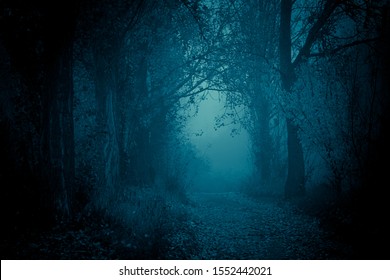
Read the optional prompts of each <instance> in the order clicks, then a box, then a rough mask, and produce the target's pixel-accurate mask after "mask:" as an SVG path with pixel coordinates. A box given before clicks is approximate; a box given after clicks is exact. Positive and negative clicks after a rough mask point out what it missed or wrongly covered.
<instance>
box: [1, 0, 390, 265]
mask: <svg viewBox="0 0 390 280" xmlns="http://www.w3.org/2000/svg"><path fill="white" fill-rule="evenodd" d="M0 7H1V8H0V60H1V61H0V62H1V63H0V91H1V93H0V153H1V157H0V182H1V186H2V191H1V202H2V203H1V204H2V207H3V209H2V211H1V212H2V217H3V221H4V222H3V223H4V228H5V229H4V231H3V233H2V234H3V238H2V245H1V246H2V248H3V249H4V250H3V249H2V251H3V252H4V253H3V252H2V258H35V257H36V258H92V257H96V258H174V257H176V258H192V257H194V255H196V254H195V253H193V252H194V251H196V248H195V247H196V246H201V245H199V244H198V245H193V246H192V247H191V246H190V248H189V249H188V250H184V251H183V249H182V251H181V253H180V254H179V253H178V254H176V255H175V254H173V253H169V254H167V252H168V251H169V248H173V247H172V246H173V245H172V244H174V243H175V242H176V244H178V242H179V241H178V240H176V241H173V239H172V238H173V237H172V232H175V231H176V230H177V228H178V227H182V226H183V223H184V221H186V220H191V219H190V218H189V216H188V215H189V214H188V212H187V211H188V208H189V207H193V203H195V204H196V201H195V202H194V201H193V199H191V197H192V194H193V193H199V192H206V193H224V192H234V193H241V194H245V195H247V196H249V197H251V198H253V199H257V200H258V203H261V201H262V199H272V200H274V201H277V202H278V203H281V204H286V205H287V204H288V205H290V204H291V203H292V204H294V207H297V208H298V209H300V211H303V212H304V213H306V214H307V215H309V216H312V217H315V218H316V219H317V218H318V219H319V220H320V221H321V222H322V223H323V226H324V227H325V228H328V229H329V231H331V232H333V233H334V235H335V236H339V237H336V239H337V238H340V240H341V241H340V242H346V240H348V242H349V243H348V244H349V245H350V246H352V248H355V247H356V246H358V245H357V244H360V242H363V240H366V239H362V238H363V236H365V237H364V238H367V240H370V241H369V242H368V241H367V243H366V245H364V248H363V249H364V250H363V251H359V250H357V251H359V252H360V253H356V252H357V251H353V252H354V253H356V254H350V255H347V256H348V257H358V258H375V257H378V256H379V257H382V255H381V254H379V255H375V253H374V252H373V249H372V248H371V247H375V246H382V245H384V244H386V245H387V243H384V242H385V240H386V239H387V238H385V236H386V234H388V233H389V232H388V229H385V227H384V220H385V219H387V212H388V211H387V210H386V207H385V205H386V198H387V196H386V194H387V192H388V190H387V188H388V186H387V184H386V183H384V182H387V181H388V178H387V174H386V173H387V169H388V163H387V162H388V158H389V157H388V156H389V143H390V142H389V138H388V133H386V129H388V125H389V108H388V105H389V78H388V73H389V71H388V70H389V69H388V67H389V52H388V50H389V38H390V34H389V30H390V26H389V24H390V22H389V18H390V10H389V3H388V1H385V0H383V1H382V0H379V1H370V0H366V1H364V0H354V1H349V0H345V1H336V0H321V1H309V0H297V1H292V0H267V1H265V0H259V1H258V0H256V1H254V0H247V1H243V0H236V1H232V0H218V1H206V0H204V1H202V0H168V1H160V0H148V1H139V0H134V1H130V0H115V1H112V0H110V1H108V0H98V1H92V0H82V1H62V0H61V1H56V3H55V4H47V3H44V2H42V1H39V0H34V1H7V0H5V1H2V2H1V4H0ZM275 203H276V202H275ZM210 211H212V210H210ZM76 229H77V230H79V229H80V231H77V230H76ZM187 230H188V232H187V233H188V235H189V236H190V235H191V233H190V232H191V230H190V229H189V228H187ZM42 232H46V233H47V235H46V236H47V237H46V239H45V237H43V240H42V239H39V238H42V236H45V235H41V233H42ZM355 234H356V236H353V235H355ZM107 236H110V237H107ZM56 237H58V238H57V239H58V240H57V241H58V242H56V241H55V239H56ZM67 238H68V239H72V238H73V239H72V240H74V241H72V242H73V243H75V244H74V246H76V247H77V248H84V249H80V251H79V253H77V252H75V251H72V249H71V246H68V245H66V243H67V242H68V241H65V240H68V239H67ZM94 238H95V239H96V238H97V239H99V240H100V241H98V243H96V241H95V239H94ZM188 238H190V237H188ZM129 240H130V241H129ZM34 242H35V243H34ZM45 242H46V243H47V244H54V245H53V246H54V247H55V246H57V247H56V248H57V249H58V250H54V249H52V250H50V249H49V248H47V247H45V246H44V245H42V243H45ZM51 242H52V243H51ZM105 242H106V243H107V244H111V245H110V246H109V245H107V246H106V245H102V244H105ZM180 242H184V241H183V240H181V241H180ZM73 243H72V244H73ZM84 243H85V244H88V246H87V245H86V246H87V247H86V248H87V249H85V247H83V245H82V244H84ZM31 244H35V245H34V246H36V247H37V248H38V249H37V248H35V249H34V248H32V247H31V246H32V245H31ZM112 244H114V245H112ZM129 244H131V246H130V245H129ZM369 244H371V245H369ZM40 246H43V247H44V248H46V249H39V248H41V247H40ZM126 246H127V247H126ZM183 246H184V245H183ZM13 248H17V250H16V251H15V250H14V249H13ZM22 248H24V249H22ZM126 248H127V249H126ZM370 248H371V249H370ZM45 250H46V251H45ZM61 250H62V251H63V252H64V253H63V254H62V255H61V254H60V253H58V251H61ZM94 250H95V251H94ZM33 252H38V253H37V254H36V255H34V254H35V253H33ZM93 252H94V253H93ZM366 252H369V253H366ZM387 255H388V254H387ZM197 256H198V257H199V255H197ZM270 256H271V257H272V256H275V257H276V258H278V257H279V255H278V254H275V255H270ZM291 256H292V258H293V257H294V255H291ZM338 256H339V255H337V254H335V255H333V256H331V257H336V258H337V257H338ZM201 257H202V256H200V258H201ZM297 257H299V256H297ZM206 258H207V256H206ZM232 258H234V256H232Z"/></svg>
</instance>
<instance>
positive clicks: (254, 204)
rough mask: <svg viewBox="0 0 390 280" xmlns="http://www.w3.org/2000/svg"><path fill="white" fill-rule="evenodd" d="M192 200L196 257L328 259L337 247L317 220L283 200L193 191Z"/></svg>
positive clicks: (189, 222)
mask: <svg viewBox="0 0 390 280" xmlns="http://www.w3.org/2000/svg"><path fill="white" fill-rule="evenodd" d="M190 199H191V201H192V202H193V203H192V206H191V207H190V210H189V212H190V219H189V220H188V222H187V223H188V226H189V228H191V231H192V232H193V235H194V236H193V239H194V240H195V243H196V247H197V252H196V253H195V254H193V255H192V258H194V259H327V258H328V257H329V256H328V255H327V254H328V253H327V252H329V250H331V248H333V247H334V246H335V244H332V242H331V241H329V240H328V238H327V236H326V233H325V232H324V231H323V230H322V229H321V228H320V226H319V221H318V220H316V219H314V218H313V217H309V216H307V215H304V214H302V213H299V211H297V210H296V209H295V208H294V207H293V206H292V205H290V204H288V203H285V202H281V201H279V202H277V201H275V200H271V199H264V200H260V201H259V200H253V199H250V198H249V197H247V196H244V195H243V194H240V193H235V192H227V193H193V194H190ZM194 240H193V242H194ZM187 244H188V243H187Z"/></svg>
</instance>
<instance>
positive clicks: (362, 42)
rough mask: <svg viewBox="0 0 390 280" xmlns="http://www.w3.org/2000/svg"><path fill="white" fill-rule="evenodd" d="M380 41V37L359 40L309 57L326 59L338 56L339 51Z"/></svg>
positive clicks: (311, 54)
mask: <svg viewBox="0 0 390 280" xmlns="http://www.w3.org/2000/svg"><path fill="white" fill-rule="evenodd" d="M378 39H379V37H377V38H371V39H365V40H357V41H354V42H351V43H348V44H345V45H341V46H338V47H337V48H334V49H331V50H326V51H324V52H318V53H310V54H309V55H308V56H307V57H325V56H328V55H333V54H336V53H338V52H339V51H341V50H343V49H347V48H350V47H354V46H357V45H361V44H367V43H371V42H375V41H377V40H378Z"/></svg>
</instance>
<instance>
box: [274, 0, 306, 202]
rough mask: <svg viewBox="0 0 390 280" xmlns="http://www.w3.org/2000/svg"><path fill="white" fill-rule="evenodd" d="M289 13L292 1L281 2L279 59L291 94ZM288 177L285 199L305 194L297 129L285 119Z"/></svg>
mask: <svg viewBox="0 0 390 280" xmlns="http://www.w3.org/2000/svg"><path fill="white" fill-rule="evenodd" d="M291 12H292V0H282V1H281V18H280V38H279V57H280V73H281V79H282V85H283V89H284V90H285V92H286V94H291V90H292V87H293V84H294V82H295V80H296V77H295V72H294V67H293V64H292V58H291ZM286 123H287V139H288V140H287V151H288V155H287V157H288V166H287V169H288V175H287V180H286V184H285V195H286V197H293V196H300V195H303V194H304V193H305V185H304V182H305V181H304V178H305V166H304V160H303V149H302V144H301V142H300V140H299V137H298V127H297V126H296V125H295V124H294V122H293V120H292V119H289V118H287V120H286Z"/></svg>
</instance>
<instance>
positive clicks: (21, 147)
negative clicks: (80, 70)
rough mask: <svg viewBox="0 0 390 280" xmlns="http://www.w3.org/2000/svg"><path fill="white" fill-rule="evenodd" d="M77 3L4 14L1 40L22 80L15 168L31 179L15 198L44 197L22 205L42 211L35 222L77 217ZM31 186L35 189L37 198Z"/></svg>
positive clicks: (16, 108)
mask: <svg viewBox="0 0 390 280" xmlns="http://www.w3.org/2000/svg"><path fill="white" fill-rule="evenodd" d="M31 4H33V3H31ZM74 4H75V3H73V2H67V3H64V2H58V3H56V5H57V7H56V8H54V6H49V7H46V9H41V8H39V7H35V6H34V5H31V7H30V9H29V8H27V7H25V6H23V5H21V4H20V3H19V5H17V3H15V5H14V4H9V7H10V8H9V10H10V11H12V12H9V13H7V15H6V16H4V17H3V18H1V21H2V22H1V23H2V24H4V26H7V28H4V29H3V28H2V29H1V33H2V34H1V35H2V36H1V38H2V39H3V40H4V46H5V47H6V50H7V52H8V54H9V57H10V63H11V67H12V70H13V71H14V72H15V73H17V75H18V79H19V82H20V84H21V86H20V89H14V92H13V97H12V98H13V99H12V100H13V101H12V102H13V104H12V106H13V117H12V118H13V119H12V120H11V121H12V122H14V124H15V125H14V127H12V131H13V132H12V135H14V137H18V138H15V139H13V140H14V143H12V144H13V145H15V146H16V147H15V150H18V152H17V153H15V154H14V158H13V159H12V160H13V161H14V163H16V164H14V166H15V167H14V168H15V170H14V172H15V173H16V174H18V173H19V174H20V175H19V176H22V177H23V176H27V177H28V178H30V179H29V181H24V182H23V185H20V186H19V185H16V186H15V188H16V189H17V190H15V194H17V196H16V197H13V198H11V199H15V200H22V199H23V197H25V198H26V199H27V200H33V199H37V200H38V201H34V202H33V203H32V202H30V204H28V205H32V204H35V205H34V208H33V209H29V207H30V206H23V205H20V206H19V207H21V208H20V209H19V212H21V213H22V212H23V213H22V214H21V215H26V217H27V216H34V215H37V216H34V219H36V220H35V223H36V224H35V226H37V223H38V222H40V223H42V222H43V221H53V220H54V219H57V218H60V219H64V218H69V217H70V216H71V215H72V207H73V205H72V203H73V193H74V190H73V179H74V137H73V133H74V131H73V77H72V50H73V45H72V38H73V31H74V25H75V11H76V10H75V6H74ZM18 100H19V101H18ZM18 119H19V120H18ZM18 157H19V158H18ZM19 161H20V162H22V164H17V162H19ZM29 174H30V175H29ZM26 189H34V191H33V192H32V193H34V197H32V196H31V195H30V197H29V192H26ZM8 203H13V202H12V201H8ZM15 203H17V202H15ZM30 212H33V213H35V214H30Z"/></svg>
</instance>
